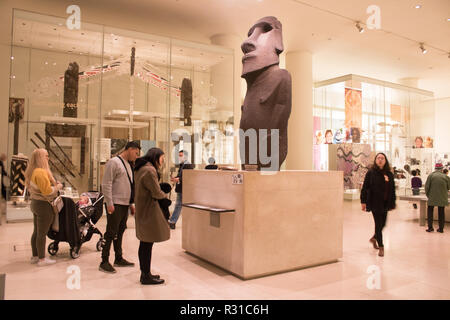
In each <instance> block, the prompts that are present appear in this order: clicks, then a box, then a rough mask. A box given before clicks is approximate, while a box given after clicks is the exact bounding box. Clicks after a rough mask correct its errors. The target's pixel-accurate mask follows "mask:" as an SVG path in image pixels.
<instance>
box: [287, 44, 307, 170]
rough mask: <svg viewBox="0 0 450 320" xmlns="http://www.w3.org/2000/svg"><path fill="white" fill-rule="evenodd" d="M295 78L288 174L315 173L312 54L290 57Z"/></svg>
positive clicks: (288, 65)
mask: <svg viewBox="0 0 450 320" xmlns="http://www.w3.org/2000/svg"><path fill="white" fill-rule="evenodd" d="M286 69H287V70H288V71H289V72H290V74H291V77H292V111H291V117H290V118H289V125H288V155H287V158H286V167H285V168H286V170H312V169H313V87H314V84H313V78H312V55H311V53H310V52H303V51H294V52H287V54H286Z"/></svg>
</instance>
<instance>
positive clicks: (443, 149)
mask: <svg viewBox="0 0 450 320" xmlns="http://www.w3.org/2000/svg"><path fill="white" fill-rule="evenodd" d="M449 120H450V97H449V98H444V99H436V100H435V124H436V128H435V137H436V139H435V149H436V152H438V153H450V130H449Z"/></svg>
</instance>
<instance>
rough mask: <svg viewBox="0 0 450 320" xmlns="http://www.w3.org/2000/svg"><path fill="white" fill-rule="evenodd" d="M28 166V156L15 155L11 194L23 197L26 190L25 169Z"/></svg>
mask: <svg viewBox="0 0 450 320" xmlns="http://www.w3.org/2000/svg"><path fill="white" fill-rule="evenodd" d="M27 166H28V158H27V157H26V156H23V155H22V156H21V155H18V156H13V157H12V159H11V196H16V197H22V196H23V195H24V191H25V170H26V169H27Z"/></svg>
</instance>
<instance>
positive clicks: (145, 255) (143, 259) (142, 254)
mask: <svg viewBox="0 0 450 320" xmlns="http://www.w3.org/2000/svg"><path fill="white" fill-rule="evenodd" d="M152 249H153V242H144V241H141V242H140V244H139V252H138V254H139V265H140V267H141V272H142V273H145V274H150V267H151V265H152Z"/></svg>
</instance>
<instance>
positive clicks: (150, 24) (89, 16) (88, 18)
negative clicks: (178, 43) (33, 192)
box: [0, 0, 210, 152]
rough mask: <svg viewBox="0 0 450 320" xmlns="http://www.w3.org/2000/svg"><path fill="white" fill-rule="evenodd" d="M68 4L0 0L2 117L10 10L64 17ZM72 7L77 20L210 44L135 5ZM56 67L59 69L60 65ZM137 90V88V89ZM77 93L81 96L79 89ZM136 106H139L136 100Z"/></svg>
mask: <svg viewBox="0 0 450 320" xmlns="http://www.w3.org/2000/svg"><path fill="white" fill-rule="evenodd" d="M71 4H74V2H73V1H63V0H39V1H33V0H14V1H12V0H2V1H0V70H2V71H3V72H2V73H1V74H0V110H2V112H3V110H4V113H3V114H6V112H7V111H6V110H8V97H9V70H10V56H11V47H10V44H11V31H12V16H13V8H16V9H22V10H28V11H32V12H37V13H42V14H47V15H55V16H60V17H65V16H68V14H67V13H66V8H67V7H68V6H69V5H71ZM75 4H77V5H79V6H80V8H81V20H82V21H83V22H91V23H96V24H103V25H107V26H114V27H117V28H123V29H128V30H135V31H139V32H144V33H151V34H156V35H161V36H167V37H172V38H178V39H180V38H182V39H183V40H188V41H195V42H200V43H206V44H209V43H210V39H209V38H208V37H205V36H204V35H202V34H200V33H199V32H197V31H195V30H193V29H191V28H190V27H189V26H188V25H186V24H184V23H183V22H182V21H180V20H179V19H177V17H174V16H170V15H168V14H165V13H164V12H161V11H160V10H154V11H152V10H142V8H139V7H137V6H136V5H134V8H124V7H117V6H116V5H115V4H111V3H110V2H108V1H101V0H96V1H87V0H81V1H76V3H75ZM21 54H26V53H21ZM77 58H79V56H78V57H77ZM60 67H61V68H63V67H62V66H60ZM66 67H67V66H66ZM138 90H141V89H139V88H138ZM80 94H82V90H81V91H80ZM89 100H91V99H89ZM137 103H139V100H138V101H137ZM49 107H50V106H49ZM7 121H8V119H7V117H1V119H0V152H6V148H7V136H8V123H7Z"/></svg>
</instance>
